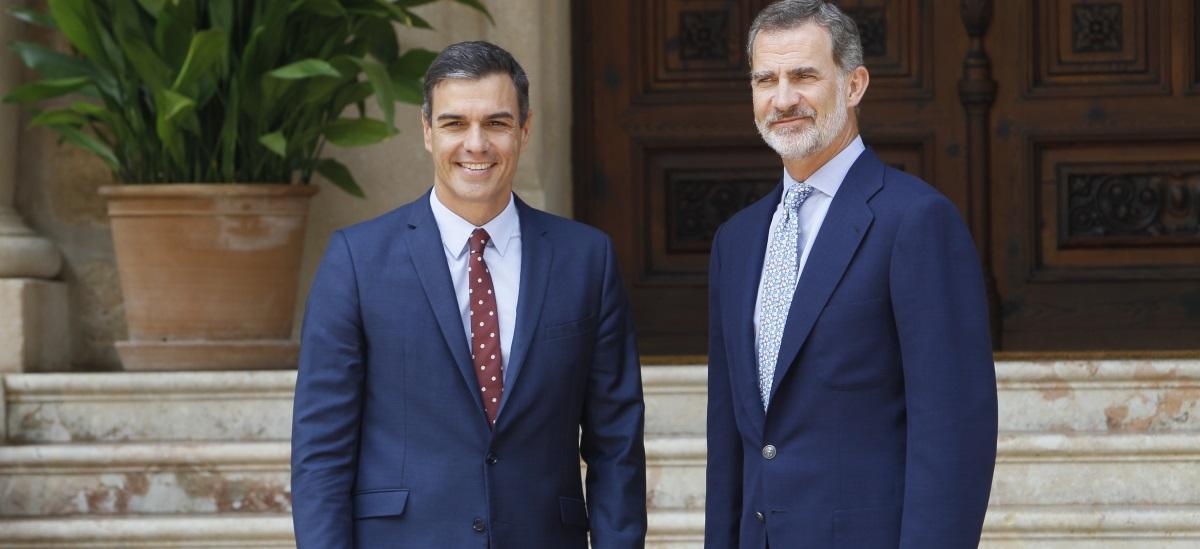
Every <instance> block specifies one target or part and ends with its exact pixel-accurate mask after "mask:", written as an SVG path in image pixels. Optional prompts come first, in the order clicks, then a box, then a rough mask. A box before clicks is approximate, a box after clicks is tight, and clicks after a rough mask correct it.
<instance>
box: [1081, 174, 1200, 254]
mask: <svg viewBox="0 0 1200 549" xmlns="http://www.w3.org/2000/svg"><path fill="white" fill-rule="evenodd" d="M1060 181H1065V183H1064V184H1065V186H1066V189H1065V193H1066V196H1067V199H1066V200H1065V201H1063V203H1062V204H1061V205H1060V207H1061V208H1063V209H1064V210H1063V211H1062V213H1061V214H1060V215H1059V219H1060V220H1066V225H1067V226H1066V227H1065V230H1063V231H1060V232H1065V236H1066V238H1067V243H1082V242H1071V241H1073V240H1087V241H1093V242H1094V241H1096V240H1102V239H1107V238H1111V237H1141V238H1137V239H1136V240H1134V241H1129V239H1128V238H1126V239H1123V241H1124V242H1125V243H1129V244H1133V243H1137V244H1143V245H1144V244H1146V243H1150V242H1148V241H1147V240H1151V241H1152V240H1157V239H1159V238H1161V237H1192V238H1195V239H1196V242H1197V243H1200V170H1193V171H1190V172H1145V171H1143V172H1137V173H1118V174H1111V173H1109V174H1095V173H1067V174H1064V177H1062V178H1060Z"/></svg>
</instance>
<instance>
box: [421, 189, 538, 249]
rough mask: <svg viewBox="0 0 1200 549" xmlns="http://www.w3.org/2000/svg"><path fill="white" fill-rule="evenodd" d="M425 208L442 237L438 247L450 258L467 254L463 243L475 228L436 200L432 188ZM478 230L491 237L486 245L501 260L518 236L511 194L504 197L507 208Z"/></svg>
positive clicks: (518, 218)
mask: <svg viewBox="0 0 1200 549" xmlns="http://www.w3.org/2000/svg"><path fill="white" fill-rule="evenodd" d="M429 206H430V207H431V208H432V209H433V219H434V221H436V222H437V227H438V232H439V233H441V235H442V245H443V246H445V247H446V251H447V252H448V253H449V254H450V255H451V256H454V257H456V258H457V257H461V256H462V254H463V253H465V252H466V251H467V240H469V239H470V238H471V233H472V232H474V231H475V228H476V227H475V225H473V224H471V222H470V221H467V220H466V219H463V218H462V217H460V216H459V215H458V214H456V213H454V212H453V211H451V210H450V208H447V207H446V205H445V204H443V203H442V201H441V200H438V197H437V189H436V188H435V189H434V190H433V192H431V193H429ZM482 228H483V230H485V231H487V233H488V236H490V237H491V239H490V240H489V241H488V244H487V245H488V246H491V247H492V248H494V249H495V250H496V252H497V253H499V254H500V257H504V253H505V252H506V251H508V245H509V242H510V241H511V240H512V239H513V237H517V236H521V218H520V216H519V215H518V214H517V204H516V201H515V200H514V199H513V194H512V193H509V194H508V205H507V206H505V207H504V209H503V210H501V212H500V213H499V215H497V216H496V217H493V218H492V220H491V221H488V222H487V223H484V224H483V227H482Z"/></svg>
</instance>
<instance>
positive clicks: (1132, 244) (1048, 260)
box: [987, 0, 1200, 350]
mask: <svg viewBox="0 0 1200 549" xmlns="http://www.w3.org/2000/svg"><path fill="white" fill-rule="evenodd" d="M1012 4H1013V5H1012V6H1011V7H1007V3H1006V9H1003V10H1000V9H998V10H997V11H996V14H995V15H996V17H995V22H994V28H993V29H991V30H990V31H989V33H988V37H987V42H988V46H989V50H990V51H991V52H992V56H993V60H994V65H995V67H996V80H997V81H998V82H999V88H998V94H997V97H996V104H995V108H994V112H993V114H992V128H993V136H994V139H993V141H992V148H991V152H992V155H993V158H994V160H993V163H992V165H993V169H992V178H993V179H992V180H993V185H994V187H993V188H994V195H993V196H994V198H995V210H994V211H995V212H996V226H995V227H996V229H995V231H994V235H993V236H994V240H993V243H994V248H995V250H996V252H997V253H996V254H995V257H996V274H997V282H998V285H999V289H1000V293H1001V296H1002V299H1003V334H1002V337H1003V339H1002V344H1003V346H1004V348H1006V349H1035V350H1061V349H1179V348H1190V349H1197V348H1200V58H1198V56H1197V51H1200V37H1198V35H1197V27H1198V25H1200V8H1197V7H1196V2H1194V1H1192V0H1178V1H1177V0H1104V1H1085V0H1022V1H1021V2H1012Z"/></svg>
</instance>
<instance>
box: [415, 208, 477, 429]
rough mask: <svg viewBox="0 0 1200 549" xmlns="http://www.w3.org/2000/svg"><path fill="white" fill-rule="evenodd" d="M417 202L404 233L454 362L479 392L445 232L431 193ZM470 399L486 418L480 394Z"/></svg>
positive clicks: (470, 390)
mask: <svg viewBox="0 0 1200 549" xmlns="http://www.w3.org/2000/svg"><path fill="white" fill-rule="evenodd" d="M413 206H414V207H413V213H412V215H411V216H410V217H409V219H408V231H407V232H405V234H404V236H405V239H406V240H407V241H408V249H409V253H410V254H411V256H412V260H413V267H414V268H415V269H416V271H417V278H419V279H420V280H421V287H422V288H424V290H425V298H426V299H427V300H429V306H430V308H432V309H433V314H434V317H436V318H437V323H438V328H439V329H440V330H441V332H442V337H444V338H445V339H446V345H447V346H448V347H449V348H450V354H451V355H453V356H454V364H455V365H456V366H457V367H458V369H459V372H461V373H462V376H463V381H464V382H466V384H467V389H468V393H467V394H469V395H472V396H477V395H478V387H479V380H477V379H476V378H475V370H474V368H473V367H472V366H471V354H470V352H469V351H468V349H469V344H468V343H467V335H466V332H465V331H464V330H463V321H462V315H460V314H459V312H458V298H457V297H456V296H455V294H454V284H453V282H451V280H450V270H449V269H448V268H447V267H446V253H445V252H444V251H443V250H442V237H441V233H440V232H439V231H438V227H437V221H436V220H435V219H434V218H433V210H432V209H431V208H430V206H429V193H425V195H424V197H423V198H421V199H418V200H417V203H416V204H414V205H413ZM470 400H471V401H472V402H474V403H475V407H476V408H477V409H478V410H479V413H480V418H481V419H483V420H484V421H486V416H485V415H483V413H484V411H483V403H482V401H480V399H479V398H472V399H470Z"/></svg>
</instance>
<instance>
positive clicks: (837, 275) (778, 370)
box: [760, 149, 883, 400]
mask: <svg viewBox="0 0 1200 549" xmlns="http://www.w3.org/2000/svg"><path fill="white" fill-rule="evenodd" d="M882 183H883V164H882V163H881V162H880V161H879V159H878V158H877V157H876V156H875V155H874V153H872V152H871V151H870V150H869V149H868V150H866V151H863V153H862V154H861V155H860V156H859V158H858V160H857V161H855V163H854V165H853V166H851V168H850V171H849V172H848V173H847V174H846V178H845V180H843V181H842V186H841V188H840V189H839V190H838V192H837V195H836V196H834V198H833V202H832V203H830V205H829V212H828V213H827V214H826V216H825V221H824V222H823V223H822V225H821V228H820V229H819V232H818V233H817V239H816V241H815V242H813V248H812V251H811V252H810V253H809V254H808V261H807V262H806V263H805V265H804V272H803V273H801V274H800V281H799V282H798V283H797V284H796V291H795V294H793V295H792V305H791V308H790V309H789V311H788V317H787V325H786V326H785V327H784V329H783V340H782V342H781V344H780V347H779V361H778V362H777V363H776V365H775V379H774V381H773V382H772V383H771V400H773V399H774V398H775V392H776V391H777V390H778V389H779V384H780V381H781V380H782V379H783V377H784V376H786V375H787V372H788V370H789V369H790V368H791V366H792V364H793V363H795V362H796V356H797V355H798V354H799V352H800V349H801V348H802V347H803V346H804V342H805V341H806V340H807V339H808V335H809V334H810V333H811V332H812V328H813V325H814V324H815V323H816V321H817V317H819V316H820V315H821V311H822V310H823V309H824V308H825V304H826V303H827V302H828V301H829V296H830V295H832V294H833V290H834V288H836V287H837V285H838V282H840V281H841V280H842V276H843V275H844V274H845V273H846V268H847V267H848V266H849V265H850V260H851V259H853V257H854V254H855V252H857V251H858V247H859V245H860V244H862V239H863V237H864V236H866V234H867V229H868V228H869V227H870V226H871V223H872V222H873V221H874V219H875V215H874V214H873V213H872V212H871V208H870V207H869V206H867V200H868V199H869V198H870V197H871V196H872V195H874V194H875V192H876V191H878V190H879V188H880V186H882ZM760 265H761V263H760Z"/></svg>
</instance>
